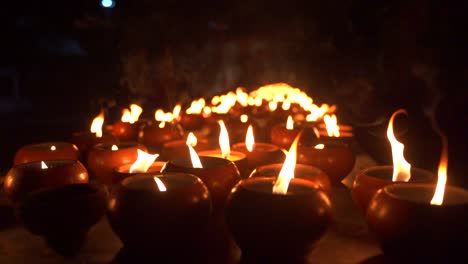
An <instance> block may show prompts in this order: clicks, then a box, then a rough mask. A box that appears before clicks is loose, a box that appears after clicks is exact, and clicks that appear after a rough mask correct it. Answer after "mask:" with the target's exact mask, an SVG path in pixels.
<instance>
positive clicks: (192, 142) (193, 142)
mask: <svg viewBox="0 0 468 264" xmlns="http://www.w3.org/2000/svg"><path fill="white" fill-rule="evenodd" d="M197 143H198V140H197V137H196V136H195V135H194V134H193V133H192V132H190V133H189V134H188V136H187V141H185V144H187V145H190V146H192V147H195V146H196V145H197Z"/></svg>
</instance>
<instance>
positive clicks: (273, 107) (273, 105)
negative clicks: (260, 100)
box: [268, 101, 278, 112]
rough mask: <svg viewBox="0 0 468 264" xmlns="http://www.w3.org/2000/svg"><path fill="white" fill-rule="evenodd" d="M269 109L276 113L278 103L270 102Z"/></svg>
mask: <svg viewBox="0 0 468 264" xmlns="http://www.w3.org/2000/svg"><path fill="white" fill-rule="evenodd" d="M268 108H269V109H270V112H274V111H276V109H277V108H278V103H277V102H275V101H270V102H269V103H268Z"/></svg>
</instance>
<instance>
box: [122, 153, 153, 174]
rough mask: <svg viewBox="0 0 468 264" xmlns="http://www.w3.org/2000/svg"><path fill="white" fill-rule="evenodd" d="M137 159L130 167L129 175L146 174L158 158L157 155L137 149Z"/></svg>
mask: <svg viewBox="0 0 468 264" xmlns="http://www.w3.org/2000/svg"><path fill="white" fill-rule="evenodd" d="M137 153H138V157H137V159H136V161H135V162H134V163H133V164H132V166H130V169H129V172H130V173H143V172H147V171H148V169H149V168H150V167H151V164H153V162H154V161H155V160H156V159H157V158H158V157H159V154H149V153H146V152H144V151H142V150H140V149H137Z"/></svg>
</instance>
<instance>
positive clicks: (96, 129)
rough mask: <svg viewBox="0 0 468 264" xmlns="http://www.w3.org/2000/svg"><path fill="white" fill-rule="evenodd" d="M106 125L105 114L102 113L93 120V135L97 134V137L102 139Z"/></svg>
mask: <svg viewBox="0 0 468 264" xmlns="http://www.w3.org/2000/svg"><path fill="white" fill-rule="evenodd" d="M103 124H104V112H102V111H101V113H99V115H98V116H96V117H95V118H94V119H93V123H91V129H90V131H91V133H96V137H98V138H100V137H102V125H103Z"/></svg>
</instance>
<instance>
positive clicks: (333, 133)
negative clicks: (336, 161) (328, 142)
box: [323, 115, 340, 137]
mask: <svg viewBox="0 0 468 264" xmlns="http://www.w3.org/2000/svg"><path fill="white" fill-rule="evenodd" d="M323 121H324V122H325V126H326V128H327V134H328V136H329V137H339V136H340V127H339V126H338V120H337V118H336V115H331V116H330V115H325V116H324V117H323Z"/></svg>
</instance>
